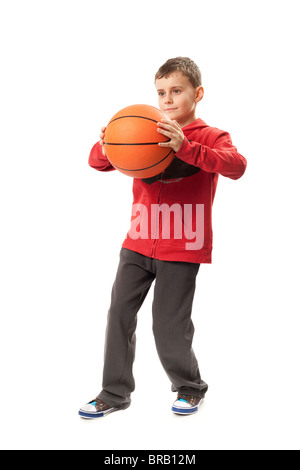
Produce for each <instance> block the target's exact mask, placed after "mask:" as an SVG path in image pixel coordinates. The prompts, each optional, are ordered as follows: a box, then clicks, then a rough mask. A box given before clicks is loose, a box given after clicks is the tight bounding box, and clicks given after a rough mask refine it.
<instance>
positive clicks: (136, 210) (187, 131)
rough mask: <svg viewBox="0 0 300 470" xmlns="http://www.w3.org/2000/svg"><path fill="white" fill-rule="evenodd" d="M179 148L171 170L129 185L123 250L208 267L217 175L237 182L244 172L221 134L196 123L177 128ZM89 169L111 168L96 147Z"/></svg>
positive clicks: (242, 160)
mask: <svg viewBox="0 0 300 470" xmlns="http://www.w3.org/2000/svg"><path fill="white" fill-rule="evenodd" d="M182 131H183V133H184V135H185V139H184V142H183V144H182V146H181V147H180V150H179V151H178V152H177V153H176V156H175V158H174V160H173V162H172V163H171V165H170V166H169V167H168V168H167V169H166V170H165V171H164V172H163V173H161V174H160V175H157V176H155V177H153V178H147V179H138V178H134V180H133V207H132V216H131V228H130V230H129V232H128V234H127V236H126V239H125V241H124V243H123V245H122V246H123V247H124V248H127V249H129V250H133V251H136V252H138V253H141V254H143V255H146V256H149V257H152V258H156V259H159V260H164V261H186V262H190V263H211V254H212V244H213V243H212V242H213V240H212V205H213V200H214V196H215V192H216V188H217V183H218V178H219V174H220V175H223V176H226V177H228V178H231V179H234V180H236V179H238V178H240V177H241V176H242V175H243V174H244V172H245V170H246V166H247V162H246V159H245V158H244V157H243V156H242V155H240V154H239V153H238V152H237V149H236V148H235V147H234V146H233V144H232V141H231V137H230V135H229V134H228V133H227V132H224V131H222V130H219V129H217V128H214V127H210V126H208V125H207V124H206V123H205V122H204V121H202V120H201V119H196V120H195V121H194V122H192V123H191V124H188V125H187V126H185V127H183V128H182ZM89 165H90V166H91V167H92V168H95V169H96V170H99V171H111V170H114V169H115V168H114V167H113V166H112V165H111V164H110V162H109V161H108V159H107V157H105V156H104V155H103V154H102V151H101V146H100V144H99V142H97V143H96V144H95V145H94V147H93V148H92V150H91V153H90V157H89Z"/></svg>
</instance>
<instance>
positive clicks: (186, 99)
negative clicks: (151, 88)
mask: <svg viewBox="0 0 300 470" xmlns="http://www.w3.org/2000/svg"><path fill="white" fill-rule="evenodd" d="M155 84H156V89H157V93H158V105H159V108H160V109H161V111H163V112H164V113H165V114H166V115H167V116H168V118H169V119H171V120H175V121H177V122H178V124H179V125H180V126H181V127H184V126H187V125H188V124H190V123H191V122H193V121H195V119H196V106H197V103H198V102H199V101H200V100H201V99H202V98H203V93H204V90H203V87H202V86H200V87H198V88H194V87H193V85H192V84H191V82H190V80H189V79H188V77H186V76H185V75H183V74H182V73H181V72H174V73H173V74H171V75H169V76H168V77H163V78H159V79H158V80H156V82H155Z"/></svg>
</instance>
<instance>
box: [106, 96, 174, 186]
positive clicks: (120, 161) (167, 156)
mask: <svg viewBox="0 0 300 470" xmlns="http://www.w3.org/2000/svg"><path fill="white" fill-rule="evenodd" d="M163 117H165V115H164V114H163V113H162V111H160V110H159V109H157V108H155V107H153V106H149V105H146V104H137V105H133V106H128V107H127V108H124V109H122V110H121V111H119V112H118V113H117V114H115V115H114V116H113V117H112V119H111V120H110V121H109V123H108V125H107V127H106V130H105V136H104V142H103V143H104V145H105V153H106V155H107V158H108V160H109V161H110V163H111V164H112V165H113V166H114V168H116V170H119V171H120V172H121V173H124V174H125V175H128V176H132V177H134V178H151V177H152V176H156V175H158V174H159V173H161V172H162V171H164V170H165V169H166V168H167V167H168V166H169V165H170V163H171V161H172V160H173V158H174V151H173V149H171V148H169V147H160V146H159V145H158V143H159V142H167V141H168V140H169V139H168V138H167V137H166V136H164V135H162V134H160V133H158V132H157V122H159V121H160V120H161V119H162V118H163Z"/></svg>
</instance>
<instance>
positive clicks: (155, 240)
mask: <svg viewBox="0 0 300 470" xmlns="http://www.w3.org/2000/svg"><path fill="white" fill-rule="evenodd" d="M164 173H165V172H164V171H163V172H162V178H161V179H162V180H163V179H164ZM162 190H163V183H162V182H160V187H159V190H158V195H157V204H158V206H159V205H160V199H161V193H162ZM151 223H152V220H151ZM157 223H158V225H157V227H156V230H155V237H156V238H155V239H154V240H153V245H152V253H151V257H152V258H154V254H155V250H156V246H157V243H158V239H159V217H158V219H157Z"/></svg>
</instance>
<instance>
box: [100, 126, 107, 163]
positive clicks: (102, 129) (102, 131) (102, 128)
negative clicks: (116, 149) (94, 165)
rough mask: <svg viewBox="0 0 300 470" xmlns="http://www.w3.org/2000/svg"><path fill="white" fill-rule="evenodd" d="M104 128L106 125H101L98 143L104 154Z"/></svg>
mask: <svg viewBox="0 0 300 470" xmlns="http://www.w3.org/2000/svg"><path fill="white" fill-rule="evenodd" d="M105 130H106V127H101V132H100V145H101V147H102V153H103V155H104V156H106V153H105V147H104V142H103V140H104V135H105Z"/></svg>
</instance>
